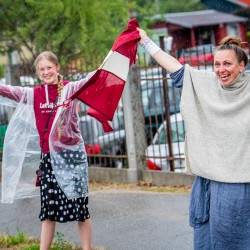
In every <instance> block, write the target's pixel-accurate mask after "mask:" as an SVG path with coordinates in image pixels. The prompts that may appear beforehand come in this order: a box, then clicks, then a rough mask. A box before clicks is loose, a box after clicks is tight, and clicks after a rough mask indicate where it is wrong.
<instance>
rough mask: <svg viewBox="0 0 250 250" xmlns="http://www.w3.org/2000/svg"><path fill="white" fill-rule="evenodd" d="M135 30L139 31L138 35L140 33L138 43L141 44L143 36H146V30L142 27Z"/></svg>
mask: <svg viewBox="0 0 250 250" xmlns="http://www.w3.org/2000/svg"><path fill="white" fill-rule="evenodd" d="M137 30H138V31H139V35H140V37H141V40H140V41H139V43H140V44H141V43H142V41H143V40H144V39H145V38H148V35H147V33H146V31H145V30H143V29H140V28H137Z"/></svg>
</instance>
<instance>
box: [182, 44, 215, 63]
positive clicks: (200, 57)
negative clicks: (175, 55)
mask: <svg viewBox="0 0 250 250" xmlns="http://www.w3.org/2000/svg"><path fill="white" fill-rule="evenodd" d="M178 60H179V62H180V63H181V64H185V63H188V64H191V65H197V64H205V63H209V64H211V63H212V61H213V45H212V44H206V45H200V46H197V47H192V48H187V49H183V51H182V53H181V57H180V58H179V59H178Z"/></svg>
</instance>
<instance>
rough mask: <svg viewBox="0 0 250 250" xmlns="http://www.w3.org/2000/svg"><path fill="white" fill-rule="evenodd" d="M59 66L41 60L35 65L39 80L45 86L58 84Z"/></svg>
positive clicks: (43, 59)
mask: <svg viewBox="0 0 250 250" xmlns="http://www.w3.org/2000/svg"><path fill="white" fill-rule="evenodd" d="M59 70H60V66H59V64H57V65H56V64H54V63H53V62H51V61H49V60H48V59H46V58H42V59H41V60H40V61H39V62H38V64H37V73H38V76H39V78H40V79H41V80H42V81H44V82H46V83H47V84H58V77H57V74H58V71H59Z"/></svg>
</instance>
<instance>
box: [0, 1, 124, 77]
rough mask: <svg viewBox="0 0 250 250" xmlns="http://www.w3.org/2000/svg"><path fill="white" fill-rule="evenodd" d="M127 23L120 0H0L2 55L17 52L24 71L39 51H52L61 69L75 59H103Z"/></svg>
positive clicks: (29, 69) (29, 67) (30, 67)
mask: <svg viewBox="0 0 250 250" xmlns="http://www.w3.org/2000/svg"><path fill="white" fill-rule="evenodd" d="M127 22H128V5H127V2H126V1H124V0H109V1H105V0H74V1H73V0H53V1H37V0H12V3H11V4H10V2H9V0H0V27H1V30H0V38H1V41H4V45H2V46H1V47H0V51H1V52H2V53H7V52H8V50H9V49H10V48H12V49H13V47H14V48H15V49H17V51H18V53H19V55H20V58H21V61H22V65H23V66H24V69H23V70H24V71H26V72H28V73H30V71H31V69H32V71H33V70H34V69H33V67H32V63H33V61H34V59H35V58H36V56H37V55H38V54H39V53H40V52H41V51H43V50H50V51H53V52H54V53H55V54H56V55H57V56H58V58H59V61H60V63H61V66H62V67H64V68H65V69H66V68H67V67H66V65H67V64H68V63H69V61H70V60H72V59H73V58H75V57H77V56H78V57H84V58H85V62H86V63H88V62H90V59H92V58H95V59H97V58H100V60H103V59H104V57H105V55H106V54H107V52H108V51H109V49H110V48H111V46H112V45H113V42H114V40H115V38H116V37H117V36H118V35H119V34H120V33H121V32H122V31H123V30H124V29H125V27H126V25H127Z"/></svg>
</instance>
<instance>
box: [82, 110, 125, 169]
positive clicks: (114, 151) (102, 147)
mask: <svg viewBox="0 0 250 250" xmlns="http://www.w3.org/2000/svg"><path fill="white" fill-rule="evenodd" d="M111 126H112V127H113V129H114V131H113V132H109V133H104V132H103V128H102V125H101V123H100V122H98V121H97V120H96V119H94V118H92V117H91V116H88V115H83V116H81V117H80V124H79V128H80V131H81V133H82V136H83V139H84V143H85V149H86V152H87V155H88V159H89V163H90V164H100V165H101V166H104V167H117V168H122V167H124V161H123V160H122V159H121V158H119V155H125V154H126V141H125V139H126V138H125V129H124V121H123V113H122V111H119V112H118V111H116V113H115V115H114V118H113V121H112V123H111ZM105 156H106V157H105Z"/></svg>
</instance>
